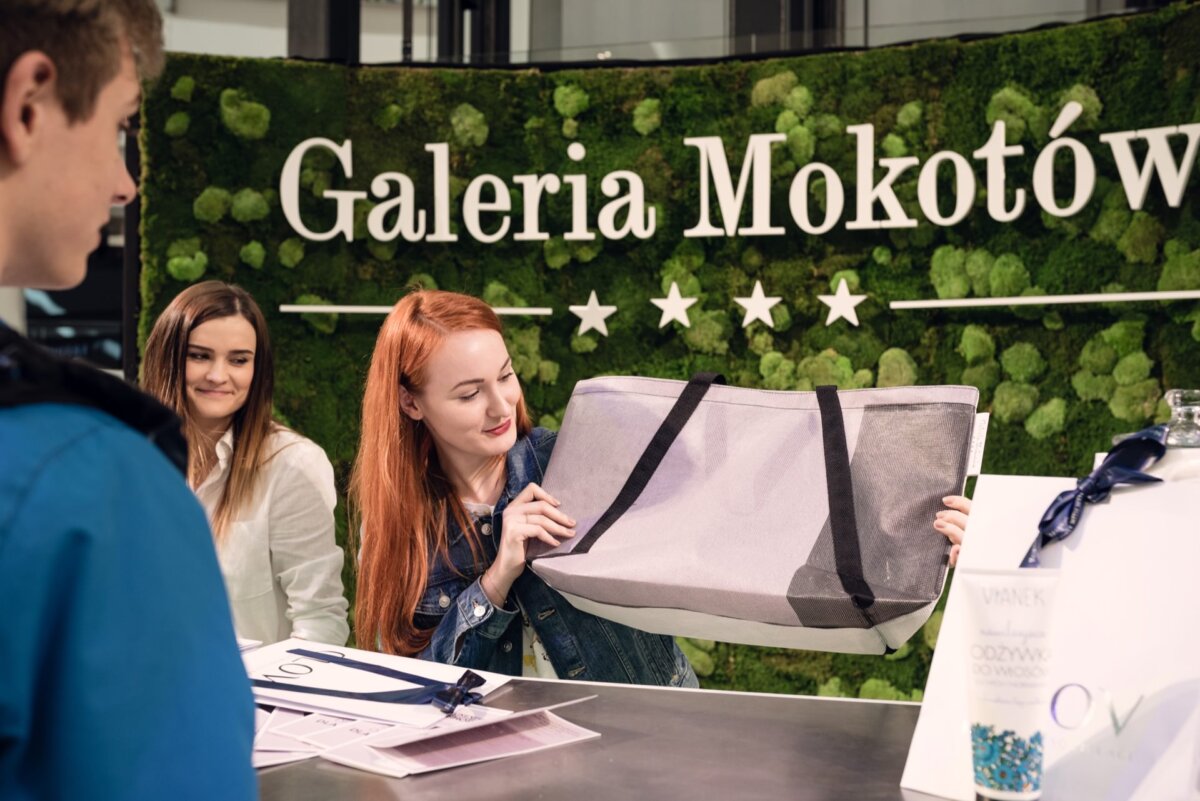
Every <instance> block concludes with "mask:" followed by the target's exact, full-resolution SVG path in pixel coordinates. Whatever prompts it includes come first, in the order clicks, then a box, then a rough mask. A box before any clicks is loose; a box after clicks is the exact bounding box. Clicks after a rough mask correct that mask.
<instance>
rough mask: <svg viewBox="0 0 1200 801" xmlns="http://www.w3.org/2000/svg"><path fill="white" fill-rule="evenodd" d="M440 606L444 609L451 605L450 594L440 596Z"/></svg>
mask: <svg viewBox="0 0 1200 801" xmlns="http://www.w3.org/2000/svg"><path fill="white" fill-rule="evenodd" d="M438 606H440V607H442V608H443V609H445V608H447V607H449V606H450V596H449V595H443V596H442V597H441V598H438Z"/></svg>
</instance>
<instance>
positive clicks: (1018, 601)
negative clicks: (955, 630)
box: [954, 568, 1059, 801]
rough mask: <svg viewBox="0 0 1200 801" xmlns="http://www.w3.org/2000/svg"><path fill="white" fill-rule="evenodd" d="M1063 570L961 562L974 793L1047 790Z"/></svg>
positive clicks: (1028, 794)
mask: <svg viewBox="0 0 1200 801" xmlns="http://www.w3.org/2000/svg"><path fill="white" fill-rule="evenodd" d="M1058 573H1059V571H1057V570H1048V569H1044V568H1019V569H1014V570H972V569H970V568H960V569H959V570H958V571H956V573H955V576H954V581H955V583H958V582H962V584H963V589H964V590H965V592H964V595H965V597H966V612H967V627H968V628H967V649H968V650H967V688H968V690H967V713H968V717H969V719H970V723H971V756H972V761H973V768H974V777H975V792H976V794H977V796H978V797H981V798H985V799H989V801H1029V800H1030V799H1036V798H1040V797H1041V795H1042V775H1043V766H1044V764H1045V758H1044V742H1045V741H1044V736H1043V733H1042V732H1043V729H1044V728H1045V724H1046V723H1047V722H1049V711H1048V709H1049V706H1048V704H1049V673H1050V647H1049V637H1048V634H1049V631H1050V623H1051V619H1050V616H1051V612H1052V611H1053V601H1054V591H1055V589H1056V588H1057V585H1058Z"/></svg>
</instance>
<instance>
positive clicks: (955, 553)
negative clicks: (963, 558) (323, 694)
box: [950, 545, 962, 567]
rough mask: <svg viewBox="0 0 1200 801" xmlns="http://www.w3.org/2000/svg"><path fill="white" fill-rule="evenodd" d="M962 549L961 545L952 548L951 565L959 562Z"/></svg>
mask: <svg viewBox="0 0 1200 801" xmlns="http://www.w3.org/2000/svg"><path fill="white" fill-rule="evenodd" d="M960 550H962V546H961V545H954V546H952V547H951V548H950V567H954V566H955V565H956V564H958V552H959V551H960Z"/></svg>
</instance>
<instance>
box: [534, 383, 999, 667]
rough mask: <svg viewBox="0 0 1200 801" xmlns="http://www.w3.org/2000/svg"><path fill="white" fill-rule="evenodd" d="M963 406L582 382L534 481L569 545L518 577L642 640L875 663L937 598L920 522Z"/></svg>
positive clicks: (967, 395)
mask: <svg viewBox="0 0 1200 801" xmlns="http://www.w3.org/2000/svg"><path fill="white" fill-rule="evenodd" d="M977 401H978V390H976V389H975V388H974V387H958V386H929V387H894V388H887V389H861V390H847V391H838V390H837V389H836V388H834V387H818V388H817V391H816V392H778V391H771V390H758V389H743V388H737V387H730V386H724V385H723V380H722V379H720V378H719V377H718V376H716V375H715V374H712V373H705V374H699V375H697V376H695V377H694V378H693V379H692V380H691V381H687V382H685V381H671V380H665V379H654V378H635V377H604V378H595V379H591V380H588V381H581V382H580V383H578V384H577V385H576V386H575V389H574V391H573V393H572V395H571V400H570V403H569V405H568V406H567V411H566V415H565V417H564V419H563V424H562V430H561V432H560V433H559V435H558V441H557V443H556V445H555V448H554V453H553V455H552V457H551V460H550V465H549V467H548V469H547V472H546V476H545V480H544V482H543V485H544V487H545V489H546V490H547V491H548V492H550V493H551V494H552V495H554V496H555V497H556V498H558V500H560V501H561V502H562V508H563V510H564V511H566V512H567V513H568V514H570V515H571V516H572V517H574V518H575V520H576V521H577V526H576V532H577V534H576V536H575V537H574V538H572V539H568V540H564V541H563V542H562V544H561V545H559V546H558V547H557V548H554V549H547V547H546V546H542V548H540V549H538V548H535V549H533V551H532V554H531V557H530V564H531V567H532V569H533V570H534V571H535V572H536V573H537V575H539V576H541V578H542V579H544V580H545V581H546V582H547V583H548V584H549V585H550V586H551V587H553V588H554V589H555V590H557V591H558V592H560V593H562V594H563V595H564V596H565V597H566V598H567V599H568V600H569V601H570V602H571V603H572V604H573V605H575V606H576V607H578V608H580V609H582V610H584V611H587V612H591V613H593V614H596V615H599V616H601V617H604V618H608V619H610V620H614V621H617V622H619V623H624V624H626V625H629V626H633V627H635V628H639V629H642V630H644V631H649V632H654V633H661V634H673V635H681V636H687V637H699V638H704V639H716V640H721V641H724V642H739V643H747V644H753V645H773V646H783V647H789V648H806V649H816V650H827V651H842V652H847V653H886V652H888V651H889V650H893V649H896V648H898V647H899V646H900V645H901V644H903V643H904V641H905V640H907V639H908V638H909V637H910V636H912V634H913V633H915V632H916V631H917V630H918V629H919V628H920V627H921V625H922V624H923V623H924V622H925V620H926V619H927V618H928V616H929V614H930V612H932V610H933V606H934V604H935V603H936V602H937V599H938V596H939V595H940V594H941V590H942V586H943V582H944V580H945V574H946V562H947V554H948V552H949V543H948V542H947V541H946V539H945V538H944V537H942V536H941V535H940V534H938V533H937V532H936V531H935V530H934V528H933V521H934V516H935V514H936V513H937V512H938V510H940V509H942V508H943V506H942V502H941V499H942V498H943V497H944V496H946V495H952V494H957V493H959V492H961V491H962V488H963V482H964V480H965V476H966V470H967V459H968V450H969V447H970V440H971V432H972V427H973V425H974V421H975V406H976V403H977ZM538 551H541V552H540V553H539V552H538Z"/></svg>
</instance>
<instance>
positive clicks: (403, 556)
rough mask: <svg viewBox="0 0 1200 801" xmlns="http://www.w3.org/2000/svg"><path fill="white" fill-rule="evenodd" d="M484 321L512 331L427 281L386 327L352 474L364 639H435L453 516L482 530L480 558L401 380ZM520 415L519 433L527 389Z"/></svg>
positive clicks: (479, 304)
mask: <svg viewBox="0 0 1200 801" xmlns="http://www.w3.org/2000/svg"><path fill="white" fill-rule="evenodd" d="M479 329H488V330H492V331H497V332H502V327H501V325H500V318H499V317H497V316H496V313H495V312H494V311H492V309H491V307H490V306H488V305H487V304H486V303H484V302H483V301H481V300H479V299H478V298H473V297H471V296H469V295H460V294H457V293H455V292H440V291H436V290H419V291H415V292H413V293H411V294H409V295H408V296H406V297H405V298H404V299H403V300H401V301H400V302H399V303H397V304H396V306H395V308H393V309H392V311H391V313H390V314H389V315H388V317H387V319H386V320H384V323H383V327H382V328H381V329H380V330H379V337H378V339H377V340H376V342H375V351H374V353H373V354H372V355H371V367H370V369H369V370H368V372H367V384H366V389H365V391H364V393H363V415H362V434H361V437H362V438H361V441H360V443H359V447H358V458H357V459H356V460H355V463H354V472H353V474H352V476H351V479H350V498H351V502H352V506H351V510H352V513H353V518H352V522H351V531H352V532H353V531H354V530H355V529H358V528H361V535H360V537H361V543H362V549H361V551H360V554H361V556H360V560H359V567H358V572H359V579H358V592H357V598H356V604H355V613H354V620H355V628H356V630H357V631H358V642H359V645H360V647H363V648H375V647H376V642H378V643H379V645H380V646H381V647H382V650H384V651H386V652H388V653H399V654H405V655H411V654H415V653H417V652H419V651H421V650H422V649H423V648H424V647H425V646H426V645H427V644H428V643H429V639H430V635H431V632H430V631H429V630H428V629H419V628H417V627H416V625H415V623H414V616H415V613H416V609H417V603H418V602H419V601H420V599H421V595H422V593H424V591H425V585H426V583H427V582H428V580H429V562H430V557H431V556H432V555H433V554H437V553H442V554H444V553H446V551H447V548H448V546H447V519H448V517H449V516H453V517H454V518H455V520H456V522H457V523H458V524H459V526H460V527H461V528H462V529H463V531H464V532H465V533H466V534H467V536H468V537H471V538H472V539H471V540H470V543H471V547H472V551H473V552H474V553H475V556H476V559H477V560H478V559H479V558H480V550H481V549H480V544H479V543H478V542H477V541H476V540H475V539H474V536H475V531H474V528H473V527H472V526H471V524H470V521H469V518H468V517H467V513H466V509H465V507H463V505H462V502H461V501H459V500H458V496H457V495H456V494H455V493H454V491H453V488H452V487H451V485H450V482H449V480H448V479H447V478H446V476H445V473H444V471H443V470H442V469H441V467H440V465H439V464H438V460H437V450H436V449H435V448H434V443H433V438H432V436H431V435H430V433H429V429H428V427H427V426H425V425H422V424H419V423H418V422H417V421H415V420H413V419H412V418H411V417H409V416H408V415H406V414H404V413H403V412H402V411H401V410H400V388H401V387H403V388H404V389H406V390H408V391H409V392H419V391H420V389H421V387H422V386H423V385H424V383H425V376H426V369H427V366H428V364H429V362H430V359H431V357H432V356H433V353H434V351H436V350H437V348H438V346H439V345H441V343H442V341H443V340H444V339H445V338H446V335H447V334H451V333H454V332H457V331H472V330H479ZM514 422H515V423H516V425H517V433H518V435H521V436H524V435H526V434H528V433H529V430H530V425H529V415H528V414H527V413H526V411H525V401H524V399H523V398H522V399H521V400H520V401H518V403H517V408H516V412H515V413H514ZM355 521H357V522H359V523H360V524H361V526H356V525H354V522H355ZM377 638H378V639H377Z"/></svg>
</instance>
